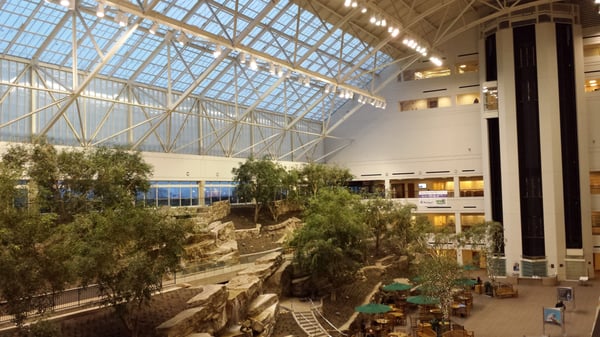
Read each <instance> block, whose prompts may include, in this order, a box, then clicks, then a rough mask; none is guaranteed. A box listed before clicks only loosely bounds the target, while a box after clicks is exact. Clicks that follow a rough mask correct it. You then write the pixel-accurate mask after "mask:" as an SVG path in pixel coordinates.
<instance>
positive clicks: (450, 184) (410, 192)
mask: <svg viewBox="0 0 600 337" xmlns="http://www.w3.org/2000/svg"><path fill="white" fill-rule="evenodd" d="M390 188H391V197H392V198H418V197H419V191H447V192H448V194H447V196H448V197H450V198H452V197H454V179H453V178H452V177H448V178H431V179H407V180H390Z"/></svg>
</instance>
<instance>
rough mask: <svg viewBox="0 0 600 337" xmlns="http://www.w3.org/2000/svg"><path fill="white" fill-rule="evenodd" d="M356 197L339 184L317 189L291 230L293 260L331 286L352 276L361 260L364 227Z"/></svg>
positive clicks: (352, 277)
mask: <svg viewBox="0 0 600 337" xmlns="http://www.w3.org/2000/svg"><path fill="white" fill-rule="evenodd" d="M362 208H363V207H362V205H361V202H360V198H359V197H358V196H357V195H353V194H351V193H350V192H349V191H348V190H346V189H344V188H341V187H333V188H323V189H320V190H319V192H318V193H317V195H316V196H315V197H314V198H311V199H310V202H309V204H308V207H307V208H306V210H305V217H304V220H305V224H304V226H302V227H301V228H299V229H298V230H296V231H295V232H294V234H293V237H292V238H291V240H290V241H289V242H288V246H289V247H291V248H293V250H294V257H293V262H294V263H295V264H296V265H297V266H298V267H299V269H300V270H301V271H303V272H305V273H306V274H308V275H310V276H311V280H312V281H313V283H314V284H320V283H321V281H323V280H325V281H326V282H327V283H329V284H330V285H332V289H334V290H333V293H332V297H333V298H335V295H336V293H335V289H336V288H337V287H339V286H340V285H342V284H346V283H347V282H349V280H352V279H354V278H355V276H356V272H357V271H358V269H359V268H360V267H361V266H362V263H363V262H364V256H365V249H366V242H365V238H366V236H367V232H368V229H367V227H366V225H365V222H364V211H363V210H362Z"/></svg>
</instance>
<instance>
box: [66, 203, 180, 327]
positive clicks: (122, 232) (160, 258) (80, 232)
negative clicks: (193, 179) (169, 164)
mask: <svg viewBox="0 0 600 337" xmlns="http://www.w3.org/2000/svg"><path fill="white" fill-rule="evenodd" d="M70 230H71V232H72V234H73V235H70V236H69V238H70V239H71V241H70V242H69V244H70V245H71V246H72V247H74V251H75V255H74V257H75V258H74V259H73V260H72V266H73V269H74V270H76V271H77V272H78V276H79V278H80V279H81V280H82V282H83V283H84V284H89V283H92V282H93V283H96V284H97V285H98V286H99V288H100V292H101V293H102V295H103V296H104V302H105V304H107V305H111V306H114V307H115V308H116V309H117V312H118V313H119V315H120V316H121V318H122V319H123V321H124V323H125V324H126V325H127V326H128V327H129V328H130V330H135V326H136V321H137V317H136V314H137V313H136V309H137V308H139V307H140V306H141V305H142V304H143V303H145V302H147V301H149V300H150V298H151V296H152V294H153V293H154V292H156V291H158V290H160V289H161V288H162V278H163V276H164V275H165V274H168V273H172V272H174V271H175V270H176V268H177V266H178V263H179V260H180V258H181V256H182V254H183V246H182V242H183V240H184V237H185V229H184V228H183V226H181V225H180V223H179V222H177V221H176V220H175V219H174V218H170V217H167V216H165V215H163V214H160V212H159V211H157V210H152V209H146V208H141V207H129V208H122V209H117V210H113V209H106V210H104V211H103V212H102V213H90V214H87V215H85V216H84V215H80V216H77V217H76V219H75V221H74V222H73V223H72V224H71V228H70Z"/></svg>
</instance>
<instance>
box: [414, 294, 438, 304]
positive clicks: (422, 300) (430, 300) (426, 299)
mask: <svg viewBox="0 0 600 337" xmlns="http://www.w3.org/2000/svg"><path fill="white" fill-rule="evenodd" d="M406 302H408V303H412V304H418V305H433V304H439V303H440V300H439V299H438V298H436V297H431V296H427V295H416V296H408V297H407V298H406Z"/></svg>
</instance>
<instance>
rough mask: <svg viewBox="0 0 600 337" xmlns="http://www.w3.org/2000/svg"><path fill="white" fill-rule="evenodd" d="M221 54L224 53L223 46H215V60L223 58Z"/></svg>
mask: <svg viewBox="0 0 600 337" xmlns="http://www.w3.org/2000/svg"><path fill="white" fill-rule="evenodd" d="M221 52H222V49H221V46H219V45H216V46H215V51H213V56H214V57H215V58H217V57H219V56H221Z"/></svg>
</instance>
